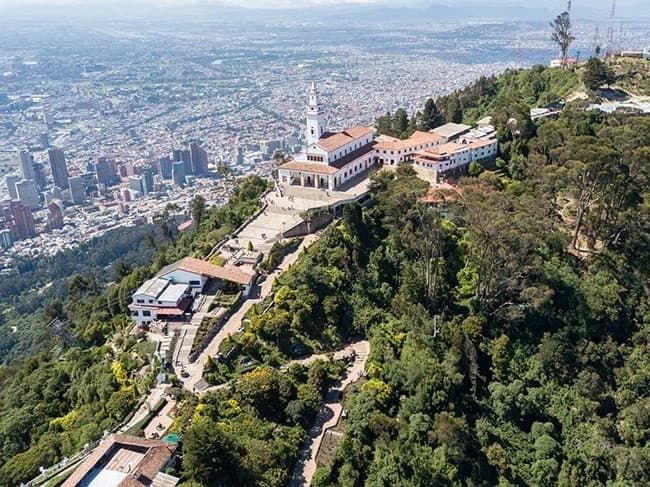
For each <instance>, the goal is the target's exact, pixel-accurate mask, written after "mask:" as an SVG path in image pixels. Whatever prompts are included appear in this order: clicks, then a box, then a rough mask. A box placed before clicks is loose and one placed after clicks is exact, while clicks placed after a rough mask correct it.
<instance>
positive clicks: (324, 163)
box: [278, 83, 377, 190]
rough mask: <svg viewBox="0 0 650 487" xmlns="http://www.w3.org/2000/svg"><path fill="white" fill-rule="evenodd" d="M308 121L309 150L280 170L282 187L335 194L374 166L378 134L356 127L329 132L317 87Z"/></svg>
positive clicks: (374, 131) (309, 107)
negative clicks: (309, 188) (327, 191)
mask: <svg viewBox="0 0 650 487" xmlns="http://www.w3.org/2000/svg"><path fill="white" fill-rule="evenodd" d="M306 119H307V129H306V140H307V146H306V147H305V150H304V152H303V153H301V154H297V155H296V157H295V158H294V160H293V161H291V162H287V163H286V164H283V165H282V166H280V167H279V168H278V179H279V182H280V183H281V184H287V185H291V184H294V185H300V186H307V187H313V188H321V189H329V190H335V189H338V188H339V187H341V186H342V185H344V184H345V183H347V182H348V181H350V180H352V179H354V178H356V177H358V176H361V175H363V174H365V173H366V172H367V171H368V169H369V168H370V167H371V166H373V165H374V164H375V150H374V145H375V137H376V136H377V131H376V130H375V129H373V128H368V127H361V126H356V127H351V128H349V129H347V130H344V131H342V132H329V131H328V130H327V122H326V120H325V115H324V112H323V107H322V105H321V103H320V101H319V99H318V91H317V90H316V85H315V84H314V83H312V86H311V90H310V91H309V106H308V108H307V117H306Z"/></svg>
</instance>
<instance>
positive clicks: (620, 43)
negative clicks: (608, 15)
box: [618, 20, 624, 51]
mask: <svg viewBox="0 0 650 487" xmlns="http://www.w3.org/2000/svg"><path fill="white" fill-rule="evenodd" d="M623 34H624V31H623V21H622V20H621V26H620V28H619V31H618V50H619V51H622V50H623V37H624V36H623Z"/></svg>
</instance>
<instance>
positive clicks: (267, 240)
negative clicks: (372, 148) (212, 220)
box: [227, 173, 368, 254]
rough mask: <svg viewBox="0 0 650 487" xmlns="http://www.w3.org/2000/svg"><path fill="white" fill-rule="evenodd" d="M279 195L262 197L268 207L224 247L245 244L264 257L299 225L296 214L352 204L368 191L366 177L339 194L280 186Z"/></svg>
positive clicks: (349, 184) (241, 246)
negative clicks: (286, 234)
mask: <svg viewBox="0 0 650 487" xmlns="http://www.w3.org/2000/svg"><path fill="white" fill-rule="evenodd" d="M281 190H282V195H279V194H278V193H277V192H271V193H269V194H268V195H266V196H265V200H266V203H267V204H268V206H267V207H266V209H265V210H264V211H263V212H262V213H260V214H259V215H258V216H257V218H254V219H253V220H252V221H251V222H250V223H249V224H248V225H246V226H245V227H244V228H243V229H241V231H240V232H239V233H238V234H237V235H235V236H234V237H233V238H232V239H231V240H230V241H228V243H227V245H228V246H231V247H235V248H246V247H247V246H248V242H251V243H252V244H253V247H254V248H255V249H257V250H260V251H262V252H264V253H265V254H267V253H268V251H269V250H271V247H272V246H273V244H274V243H275V242H276V241H278V240H281V238H282V237H281V235H282V233H284V232H285V231H287V230H289V229H290V228H293V227H294V226H296V225H298V224H299V223H301V222H302V218H301V217H300V214H301V213H303V212H305V211H307V210H311V209H314V208H324V207H327V206H330V207H335V206H336V205H337V204H340V203H343V202H346V201H350V200H353V199H355V198H358V197H359V196H361V195H363V194H365V193H366V192H367V191H368V178H367V173H366V174H364V175H363V176H362V177H359V178H357V179H355V180H353V181H351V182H350V183H348V184H346V185H345V186H344V187H343V188H342V190H341V191H326V190H322V189H316V188H310V187H302V186H292V185H291V186H283V187H281Z"/></svg>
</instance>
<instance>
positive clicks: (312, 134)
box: [306, 82, 327, 145]
mask: <svg viewBox="0 0 650 487" xmlns="http://www.w3.org/2000/svg"><path fill="white" fill-rule="evenodd" d="M326 128H327V123H326V121H325V114H324V112H323V106H322V105H321V104H320V102H319V100H318V90H316V83H315V82H312V84H311V88H310V89H309V106H308V108H307V132H306V135H307V145H311V144H313V143H316V142H318V139H320V138H321V136H322V135H323V134H324V133H325V130H326Z"/></svg>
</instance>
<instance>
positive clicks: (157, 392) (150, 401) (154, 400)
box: [119, 385, 169, 433]
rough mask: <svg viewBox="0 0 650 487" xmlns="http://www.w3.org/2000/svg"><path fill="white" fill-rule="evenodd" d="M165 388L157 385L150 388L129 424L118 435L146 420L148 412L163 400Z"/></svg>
mask: <svg viewBox="0 0 650 487" xmlns="http://www.w3.org/2000/svg"><path fill="white" fill-rule="evenodd" d="M167 387H169V386H168V385H163V386H160V385H158V386H156V387H154V388H152V389H151V390H150V391H149V394H147V398H146V399H145V400H144V402H143V403H142V405H141V406H140V408H139V409H138V410H137V411H136V412H135V414H134V415H133V417H132V418H131V419H130V420H129V422H128V423H126V424H125V425H124V426H122V427H121V428H120V429H119V433H124V432H125V431H127V430H128V429H130V428H132V427H133V426H135V425H136V424H138V423H139V422H140V421H142V420H143V419H144V418H146V417H147V415H148V414H149V411H151V410H152V409H153V408H154V407H155V406H156V404H158V402H159V401H160V400H161V399H162V398H163V396H164V395H165V394H166V393H167Z"/></svg>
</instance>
